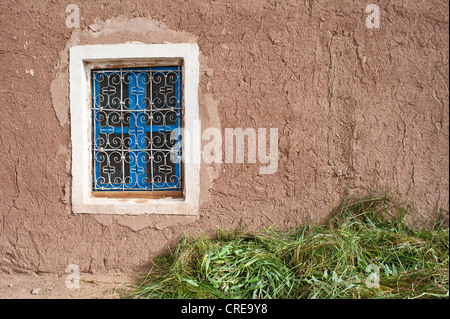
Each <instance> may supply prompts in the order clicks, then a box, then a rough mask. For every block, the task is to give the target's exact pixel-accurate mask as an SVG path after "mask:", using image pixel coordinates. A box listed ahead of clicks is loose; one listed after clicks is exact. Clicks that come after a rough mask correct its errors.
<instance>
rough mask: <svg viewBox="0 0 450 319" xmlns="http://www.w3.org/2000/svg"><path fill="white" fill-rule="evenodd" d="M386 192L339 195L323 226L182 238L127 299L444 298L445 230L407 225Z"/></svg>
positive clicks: (404, 209) (402, 207) (404, 210)
mask: <svg viewBox="0 0 450 319" xmlns="http://www.w3.org/2000/svg"><path fill="white" fill-rule="evenodd" d="M409 212H410V207H409V206H408V205H406V204H402V203H398V202H396V201H395V200H393V197H392V196H390V195H389V194H382V195H373V194H371V195H368V196H366V197H363V198H349V199H346V200H344V201H343V202H342V203H341V204H340V205H339V206H338V207H337V208H336V209H335V210H334V211H333V212H332V214H331V216H332V217H331V218H330V220H329V222H328V223H327V224H326V225H323V226H320V225H316V224H313V223H305V224H303V225H301V226H298V227H296V228H291V229H287V230H275V229H272V228H269V229H266V230H264V231H260V232H246V231H244V230H242V229H239V230H236V231H232V232H225V231H222V230H219V231H218V232H217V234H216V236H215V237H213V238H212V237H208V236H200V237H196V238H188V237H185V238H183V239H182V240H181V241H180V242H179V243H178V244H177V245H176V246H175V247H174V248H173V249H172V250H170V251H169V252H168V253H166V254H164V255H161V256H159V257H157V258H156V259H155V260H154V267H153V268H152V270H151V271H150V272H149V273H148V274H147V275H146V276H145V278H144V279H143V280H141V281H140V282H139V283H138V284H137V285H136V287H134V290H133V292H132V293H131V294H130V295H129V296H128V297H131V298H242V299H244V298H283V299H287V298H305V299H308V298H445V297H447V298H448V296H449V292H448V291H449V269H448V264H449V250H448V249H449V230H448V225H444V223H443V221H442V219H437V220H436V222H435V223H434V224H433V225H432V226H431V227H428V229H425V228H421V229H419V228H414V227H411V226H408V225H407V224H406V223H405V221H404V219H405V216H406V215H407V214H408V213H409Z"/></svg>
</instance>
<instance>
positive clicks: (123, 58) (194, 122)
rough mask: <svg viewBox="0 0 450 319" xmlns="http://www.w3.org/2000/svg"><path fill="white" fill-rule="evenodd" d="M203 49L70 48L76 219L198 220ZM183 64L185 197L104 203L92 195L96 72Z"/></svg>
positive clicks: (182, 46)
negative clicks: (164, 217)
mask: <svg viewBox="0 0 450 319" xmlns="http://www.w3.org/2000/svg"><path fill="white" fill-rule="evenodd" d="M198 56H199V49H198V46H197V44H190V43H189V44H186V43H182V44H171V43H165V44H142V43H124V44H106V45H82V46H74V47H71V48H70V68H69V72H70V76H69V80H70V124H71V140H72V211H73V212H74V213H75V214H81V213H94V214H127V215H141V214H164V215H167V214H169V215H196V214H197V213H198V205H199V193H200V160H199V159H200V141H201V137H200V131H199V128H198V125H199V106H198V84H199V62H198ZM164 61H168V62H170V61H171V62H172V63H173V61H180V62H181V64H182V72H183V77H182V80H183V83H182V85H183V97H182V98H183V102H182V105H183V133H184V132H188V133H189V136H188V138H186V139H185V136H184V135H183V146H182V147H183V153H182V156H183V165H184V166H183V169H184V172H183V173H184V176H183V180H184V185H183V195H184V196H183V197H184V198H160V199H151V198H132V197H131V198H130V197H127V198H104V197H95V196H93V194H92V180H93V178H92V112H91V100H92V99H91V93H90V92H91V68H92V66H93V65H94V64H95V65H99V64H104V65H107V64H108V63H123V64H124V65H127V66H130V67H134V66H142V65H145V64H149V63H150V64H152V63H164Z"/></svg>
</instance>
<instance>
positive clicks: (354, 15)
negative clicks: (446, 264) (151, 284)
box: [0, 0, 449, 273]
mask: <svg viewBox="0 0 450 319" xmlns="http://www.w3.org/2000/svg"><path fill="white" fill-rule="evenodd" d="M71 3H73V4H76V5H78V6H79V8H80V14H81V21H80V28H68V27H66V24H65V21H66V18H67V16H68V15H69V13H66V12H65V9H66V7H67V5H69V4H71ZM374 3H376V4H377V5H378V6H379V7H380V28H379V29H369V28H367V27H366V24H365V20H366V17H367V15H368V14H367V13H366V12H365V8H366V6H367V4H369V3H368V2H366V1H358V0H345V1H344V0H343V1H331V0H330V1H313V0H302V1H300V0H287V1H280V0H279V1H275V0H260V1H253V0H252V1H227V0H221V1H214V0H189V1H181V0H177V1H175V0H152V1H147V0H133V1H119V0H108V1H98V0H95V1H94V0H92V1H91V0H88V1H75V0H74V1H73V2H70V1H59V0H53V1H29V0H26V1H24V0H2V1H1V2H0V39H1V41H0V81H1V82H0V159H1V164H0V271H2V272H27V273H33V272H51V273H64V270H65V268H66V266H67V265H68V264H77V265H79V266H80V270H81V271H89V272H103V271H134V270H139V269H144V268H145V267H146V266H147V265H148V263H149V261H150V259H151V258H152V257H153V256H155V254H157V253H158V252H160V251H162V250H163V249H164V248H166V247H168V245H170V244H172V243H174V241H175V240H177V239H178V238H180V236H181V235H182V234H193V233H196V232H198V231H213V230H214V229H216V227H221V228H224V229H230V228H234V227H237V225H238V224H239V223H243V224H246V225H249V227H251V228H262V227H267V226H270V225H276V226H278V227H289V226H294V225H296V224H298V223H300V222H302V221H304V220H306V219H307V218H311V219H313V220H316V221H318V222H321V221H324V220H326V218H327V216H328V214H329V213H330V210H331V209H332V208H333V207H334V206H335V205H336V204H338V203H339V201H340V200H341V199H342V198H343V196H345V194H347V193H358V192H364V191H367V190H371V189H377V188H379V189H386V188H390V189H393V190H395V191H396V192H398V193H399V194H401V195H403V196H407V197H408V198H409V199H410V200H411V201H414V202H415V203H416V204H417V209H418V210H419V211H420V212H421V213H422V214H423V215H424V216H431V215H432V214H433V212H435V211H437V210H439V209H444V210H448V198H449V168H448V165H449V153H448V147H449V94H448V90H449V71H448V67H449V64H448V63H449V50H448V45H449V38H448V26H449V14H448V9H449V8H448V3H447V1H444V0H429V1H416V0H404V1H402V0H396V1H391V0H380V1H376V2H375V0H374ZM127 41H140V42H143V43H163V42H165V41H168V42H173V43H197V44H198V46H199V48H200V53H201V56H200V71H201V75H200V76H201V77H200V87H199V92H200V93H199V101H200V117H201V119H202V125H203V126H204V127H208V126H209V127H217V128H220V129H221V130H224V128H234V127H241V128H244V129H245V128H248V127H250V128H255V129H256V128H271V127H273V128H278V131H279V163H278V166H279V168H278V170H277V172H276V173H275V174H271V175H259V174H258V165H255V164H248V163H244V164H215V165H206V164H202V168H201V198H200V200H201V202H200V210H199V214H198V218H195V217H194V218H193V217H186V216H185V217H183V216H179V217H167V216H158V215H154V216H110V215H74V214H73V213H72V211H71V197H70V194H71V189H70V186H71V164H72V163H71V139H70V116H69V100H68V94H69V93H68V90H69V82H68V81H69V80H68V62H69V60H68V59H69V55H68V50H69V48H70V47H71V46H73V45H79V44H96V43H123V42H127Z"/></svg>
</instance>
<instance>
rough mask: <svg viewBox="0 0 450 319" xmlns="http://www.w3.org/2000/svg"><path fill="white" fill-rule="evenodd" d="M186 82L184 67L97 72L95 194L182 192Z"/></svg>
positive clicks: (94, 88)
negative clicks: (183, 112)
mask: <svg viewBox="0 0 450 319" xmlns="http://www.w3.org/2000/svg"><path fill="white" fill-rule="evenodd" d="M181 83H182V81H181V67H179V66H175V67H153V68H135V69H130V68H121V69H102V70H99V69H95V70H93V71H92V127H93V129H92V131H93V143H92V159H93V189H94V190H110V191H121V190H122V191H125V190H127V191H129V190H148V191H155V190H181V187H182V180H181V177H182V173H181V169H182V165H181V161H180V159H181V155H182V154H181V151H182V150H181V148H177V147H178V146H179V145H181V143H177V142H179V140H180V139H181V136H180V134H178V132H179V129H180V128H181V126H182V118H181V117H182V104H181V96H182V93H181V87H182V86H181ZM175 130H177V134H172V135H171V132H172V131H175Z"/></svg>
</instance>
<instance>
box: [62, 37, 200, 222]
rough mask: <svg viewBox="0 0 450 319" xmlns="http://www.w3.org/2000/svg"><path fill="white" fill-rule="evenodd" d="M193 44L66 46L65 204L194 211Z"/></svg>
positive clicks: (110, 210)
mask: <svg viewBox="0 0 450 319" xmlns="http://www.w3.org/2000/svg"><path fill="white" fill-rule="evenodd" d="M198 54H199V53H198V47H197V45H196V44H153V45H148V44H142V43H126V44H115V45H86V46H76V47H72V48H71V49H70V112H71V140H72V210H73V212H74V213H101V214H132V215H133V214H182V215H195V214H197V210H198V198H199V189H200V171H199V167H200V160H199V159H200V131H199V129H198V130H196V129H195V128H196V127H197V126H198V125H199V124H198V117H199V115H198V78H199V63H198Z"/></svg>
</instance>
